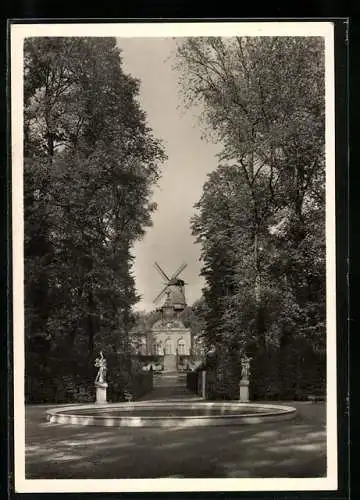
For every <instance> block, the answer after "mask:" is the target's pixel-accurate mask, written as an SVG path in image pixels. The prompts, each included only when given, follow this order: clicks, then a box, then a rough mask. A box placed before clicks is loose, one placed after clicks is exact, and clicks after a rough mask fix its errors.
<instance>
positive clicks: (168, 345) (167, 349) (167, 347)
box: [165, 339, 172, 354]
mask: <svg viewBox="0 0 360 500" xmlns="http://www.w3.org/2000/svg"><path fill="white" fill-rule="evenodd" d="M171 353H172V349H171V340H170V339H166V340H165V354H171Z"/></svg>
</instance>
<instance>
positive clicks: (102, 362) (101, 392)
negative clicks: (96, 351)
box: [95, 351, 108, 404]
mask: <svg viewBox="0 0 360 500" xmlns="http://www.w3.org/2000/svg"><path fill="white" fill-rule="evenodd" d="M95 367H96V368H99V371H98V373H97V375H96V379H95V387H96V402H97V403H101V404H102V403H106V402H107V399H106V388H107V386H108V385H107V383H106V379H105V377H106V369H107V368H106V359H105V358H104V355H103V353H102V351H100V356H99V357H98V358H96V360H95Z"/></svg>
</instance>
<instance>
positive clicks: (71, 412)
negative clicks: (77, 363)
mask: <svg viewBox="0 0 360 500" xmlns="http://www.w3.org/2000/svg"><path fill="white" fill-rule="evenodd" d="M139 403H141V404H136V403H130V404H129V403H108V404H106V403H104V404H98V403H91V404H82V405H78V406H75V407H74V406H72V407H69V406H67V407H61V408H52V409H48V410H47V411H46V415H47V418H48V420H50V421H57V422H59V423H61V421H63V420H64V419H65V420H68V421H71V419H76V420H77V421H79V422H83V423H86V422H90V423H89V424H88V425H91V422H96V423H100V422H104V425H109V422H110V421H111V422H113V424H111V425H117V424H120V425H123V426H126V425H127V423H131V422H135V421H138V420H139V419H140V420H141V421H143V422H144V425H145V422H148V423H151V422H153V423H155V424H156V423H159V422H162V421H167V422H186V421H193V422H194V421H198V422H201V421H208V422H214V424H215V423H216V422H220V421H227V422H229V423H230V424H231V423H233V422H243V423H245V421H248V420H253V421H254V422H255V421H257V420H260V421H262V420H263V419H264V421H265V420H267V419H269V418H275V419H279V420H281V419H282V418H286V417H293V416H295V414H296V408H294V407H292V406H284V405H271V404H269V405H267V404H256V403H240V402H236V403H231V402H229V403H228V404H224V402H216V403H217V404H215V405H214V404H213V402H212V403H209V402H205V401H204V402H197V404H196V406H195V407H194V404H193V405H192V407H191V408H190V409H199V410H200V409H201V408H203V409H205V408H211V407H215V408H216V407H224V406H228V407H229V408H230V409H233V410H234V413H232V414H228V415H226V414H222V415H201V414H199V415H151V416H142V415H136V408H139V409H152V410H154V413H156V411H157V410H159V409H160V410H161V408H163V409H164V408H169V407H171V408H173V405H172V404H170V403H168V402H166V403H160V402H159V403H158V404H157V405H156V406H157V408H156V409H155V408H154V405H152V404H148V403H146V402H139ZM177 406H181V408H185V409H186V407H189V404H184V403H178V404H177ZM236 407H238V408H239V409H240V408H244V407H246V408H248V407H249V409H251V407H254V408H256V409H257V410H259V409H260V410H261V409H263V410H264V411H263V412H261V411H260V412H259V411H254V412H252V413H251V412H249V413H235V411H236ZM107 408H113V409H119V410H123V412H124V413H125V414H123V415H113V416H111V415H96V414H93V415H91V414H81V413H80V412H79V413H76V410H81V409H94V410H95V411H94V413H97V410H101V409H107ZM130 411H134V412H135V414H134V415H126V413H127V412H130ZM70 423H71V422H70ZM116 423H117V424H116ZM210 425H211V423H209V426H210Z"/></svg>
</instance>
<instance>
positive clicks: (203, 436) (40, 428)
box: [25, 403, 326, 479]
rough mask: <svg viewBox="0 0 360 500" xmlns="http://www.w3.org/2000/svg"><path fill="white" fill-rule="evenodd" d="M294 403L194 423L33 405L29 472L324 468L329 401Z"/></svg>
mask: <svg viewBox="0 0 360 500" xmlns="http://www.w3.org/2000/svg"><path fill="white" fill-rule="evenodd" d="M286 404H289V403H286ZM291 404H292V405H293V406H296V408H297V409H298V415H297V416H296V418H294V419H293V420H284V421H279V422H275V423H274V422H269V423H263V424H256V425H240V426H237V427H210V428H195V429H180V428H173V429H156V428H154V429H149V428H134V429H132V428H120V429H118V428H106V427H95V426H87V427H83V426H75V425H62V424H49V423H47V422H46V418H45V410H46V408H47V407H44V406H27V408H26V431H25V432H26V477H27V478H29V479H121V478H159V477H185V478H186V477H189V478H191V477H193V478H196V477H199V478H201V477H214V478H216V477H220V478H221V477H239V478H241V477H247V478H259V477H263V478H266V477H267V478H269V477H279V478H280V477H290V478H294V477H297V478H304V477H322V476H325V475H326V429H325V404H323V403H291Z"/></svg>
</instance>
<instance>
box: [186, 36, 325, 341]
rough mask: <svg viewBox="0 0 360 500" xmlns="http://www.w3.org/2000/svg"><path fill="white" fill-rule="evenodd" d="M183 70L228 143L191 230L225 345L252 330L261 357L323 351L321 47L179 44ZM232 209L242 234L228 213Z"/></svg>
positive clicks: (282, 42)
mask: <svg viewBox="0 0 360 500" xmlns="http://www.w3.org/2000/svg"><path fill="white" fill-rule="evenodd" d="M177 69H178V70H180V74H181V79H182V83H183V90H184V97H185V102H186V103H187V105H192V104H194V103H197V104H200V105H201V106H202V109H203V115H202V119H203V123H204V124H205V127H206V132H207V133H208V134H209V135H210V137H211V138H212V139H213V140H217V141H219V142H220V143H221V144H222V145H223V149H222V153H221V155H220V159H221V161H222V163H223V165H222V166H221V167H219V169H218V171H217V173H216V172H215V173H213V174H212V177H210V180H209V181H208V182H207V184H206V185H205V186H204V194H203V197H202V199H201V200H200V202H199V204H198V209H200V215H199V216H197V217H195V223H194V224H193V230H194V234H195V235H196V236H197V237H199V236H200V237H201V238H202V240H203V260H204V264H205V265H204V271H203V273H204V275H205V276H206V279H207V285H208V286H207V289H206V291H205V297H206V299H207V301H208V302H209V304H210V303H211V304H212V307H211V308H212V311H213V312H214V321H215V322H216V320H217V321H218V325H219V326H218V328H220V330H221V328H222V329H223V331H224V333H223V334H222V335H220V336H219V339H221V345H222V346H223V345H224V339H223V337H224V334H225V332H226V335H228V336H230V337H233V339H235V340H236V338H237V337H239V335H240V336H241V335H242V336H244V333H245V332H246V335H245V337H246V338H247V339H248V340H250V339H252V338H253V337H255V338H256V341H257V344H258V346H259V347H261V349H266V348H267V343H268V341H269V339H273V340H274V338H275V337H276V339H277V341H280V344H281V345H282V346H283V347H284V348H285V346H286V345H287V343H288V341H290V343H291V339H292V338H293V337H294V335H295V334H299V335H300V336H301V334H302V333H304V335H305V332H306V335H309V337H308V338H310V337H311V338H312V341H313V342H317V343H318V345H320V344H323V339H324V332H325V329H324V311H325V308H324V305H325V296H324V294H323V292H324V288H325V266H324V263H325V259H324V257H325V247H324V229H325V228H324V173H325V172H324V166H325V165H324V119H325V117H324V114H325V106H324V48H323V40H322V39H321V38H316V37H252V38H250V37H234V38H228V39H221V38H191V39H187V40H185V41H182V42H181V43H180V44H179V47H178V59H177ZM226 165H228V167H226ZM226 169H228V172H226ZM220 174H221V175H220ZM234 175H237V176H238V179H237V182H239V183H240V184H241V187H238V188H235V194H233V193H230V192H229V190H228V182H229V180H230V179H231V177H232V176H234ZM209 193H211V195H209ZM214 194H216V196H214ZM213 196H214V197H213ZM212 197H213V198H212ZM211 199H213V200H214V205H213V207H212V206H211ZM233 199H236V200H237V201H236V203H235V205H236V206H237V207H238V210H241V211H242V215H243V216H244V215H245V214H246V217H247V221H246V223H244V224H243V223H242V222H241V221H240V220H238V219H237V218H236V215H235V216H234V214H235V213H236V210H235V211H233V212H230V211H229V204H230V203H233V202H232V200H233ZM219 201H221V204H219ZM233 206H234V205H233ZM315 220H318V225H317V227H316V228H315V226H314V222H315ZM215 221H217V222H215ZM204 235H205V236H204ZM212 241H213V242H214V244H213V245H211V242H212ZM315 261H316V266H314V262H315ZM224 262H226V263H227V266H229V268H228V269H227V267H226V266H225V265H224ZM223 281H225V282H226V283H227V284H228V290H227V293H224V291H223V290H222V289H221V287H222V282H223ZM244 301H245V302H246V303H247V307H246V304H245V302H244ZM276 304H281V306H280V307H276ZM211 308H210V309H211ZM251 311H253V314H251ZM220 318H221V319H220ZM211 324H212V322H211V321H210V322H209V323H208V334H209V336H213V335H214V331H216V329H217V328H211V327H210V325H211ZM252 325H253V326H252ZM250 327H251V328H250ZM235 332H237V333H236V334H235ZM275 332H277V334H276V335H275ZM310 332H312V334H311V335H310ZM314 332H316V334H315V335H314ZM274 335H275V337H274Z"/></svg>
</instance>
